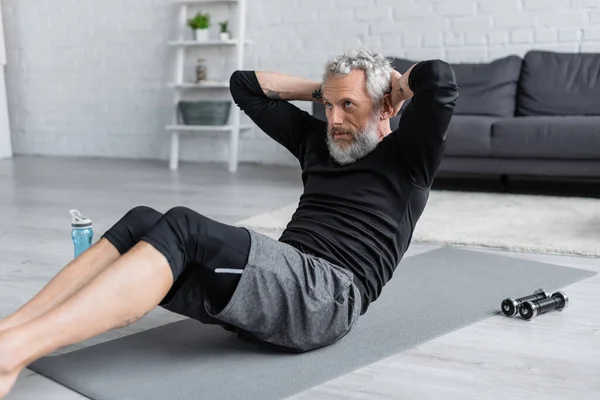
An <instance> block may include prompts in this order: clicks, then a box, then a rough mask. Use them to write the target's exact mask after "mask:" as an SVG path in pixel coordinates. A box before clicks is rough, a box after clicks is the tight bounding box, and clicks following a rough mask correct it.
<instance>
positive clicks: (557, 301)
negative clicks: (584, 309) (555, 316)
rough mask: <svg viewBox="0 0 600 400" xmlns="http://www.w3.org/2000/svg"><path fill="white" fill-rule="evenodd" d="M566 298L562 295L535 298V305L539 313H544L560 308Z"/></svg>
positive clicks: (562, 306) (563, 305)
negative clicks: (540, 298)
mask: <svg viewBox="0 0 600 400" xmlns="http://www.w3.org/2000/svg"><path fill="white" fill-rule="evenodd" d="M565 300H566V299H565V298H564V297H562V296H552V297H550V298H548V299H542V300H537V301H535V303H537V306H538V307H539V314H543V313H546V312H548V311H553V310H562V309H563V308H564V307H565V303H566V301H565Z"/></svg>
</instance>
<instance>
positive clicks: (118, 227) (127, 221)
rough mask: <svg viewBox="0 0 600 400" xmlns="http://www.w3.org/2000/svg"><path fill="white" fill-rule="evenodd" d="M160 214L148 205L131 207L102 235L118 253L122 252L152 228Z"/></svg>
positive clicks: (127, 249)
mask: <svg viewBox="0 0 600 400" xmlns="http://www.w3.org/2000/svg"><path fill="white" fill-rule="evenodd" d="M161 216H162V214H161V213H159V212H158V211H156V210H154V209H152V208H150V207H146V206H138V207H135V208H132V209H131V210H129V211H128V212H127V213H126V214H125V215H124V216H123V217H122V218H121V219H120V220H119V221H118V222H117V223H116V224H115V225H113V227H112V228H110V229H109V230H108V231H107V232H106V233H105V234H104V235H103V237H104V238H106V239H107V240H108V241H109V242H111V243H112V244H113V245H114V246H115V247H116V248H117V250H119V253H121V254H124V253H126V252H127V251H129V250H130V249H131V248H132V247H133V246H135V244H136V243H137V242H138V241H139V240H140V239H141V238H142V236H144V235H145V234H146V233H147V232H148V231H149V230H150V229H152V227H153V226H154V225H155V224H156V223H157V222H158V221H159V220H160V218H161Z"/></svg>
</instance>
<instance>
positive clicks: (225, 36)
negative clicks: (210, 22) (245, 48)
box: [219, 32, 230, 40]
mask: <svg viewBox="0 0 600 400" xmlns="http://www.w3.org/2000/svg"><path fill="white" fill-rule="evenodd" d="M229 38H230V35H229V32H221V33H219V39H221V40H229Z"/></svg>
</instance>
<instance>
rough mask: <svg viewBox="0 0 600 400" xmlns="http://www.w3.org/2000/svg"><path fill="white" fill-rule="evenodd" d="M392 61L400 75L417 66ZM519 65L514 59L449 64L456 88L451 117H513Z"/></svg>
mask: <svg viewBox="0 0 600 400" xmlns="http://www.w3.org/2000/svg"><path fill="white" fill-rule="evenodd" d="M393 61H394V67H395V68H396V69H397V70H398V71H400V72H401V73H403V72H405V71H406V70H407V69H408V68H409V67H410V66H411V65H413V64H414V63H415V62H416V61H409V60H406V59H402V58H394V59H393ZM521 64H522V59H521V58H520V57H519V56H516V55H510V56H506V57H502V58H499V59H496V60H493V61H491V62H487V63H484V62H481V63H451V64H450V65H451V66H452V69H454V72H455V74H456V83H457V84H458V99H457V100H456V106H455V107H454V114H458V115H460V114H467V115H490V116H496V117H512V116H514V114H515V102H516V97H517V87H518V81H519V76H520V74H521Z"/></svg>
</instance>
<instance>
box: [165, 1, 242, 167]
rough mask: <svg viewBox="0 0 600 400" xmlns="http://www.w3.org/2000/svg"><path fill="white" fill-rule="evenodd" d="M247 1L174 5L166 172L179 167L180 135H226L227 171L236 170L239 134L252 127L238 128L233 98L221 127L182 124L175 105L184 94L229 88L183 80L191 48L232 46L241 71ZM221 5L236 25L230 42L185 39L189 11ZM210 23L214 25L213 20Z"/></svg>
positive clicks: (237, 111)
mask: <svg viewBox="0 0 600 400" xmlns="http://www.w3.org/2000/svg"><path fill="white" fill-rule="evenodd" d="M246 1H247V0H188V1H178V2H177V5H178V6H179V21H178V27H179V29H178V38H177V39H176V40H172V41H170V42H168V45H169V46H173V47H174V48H175V52H176V57H175V77H174V81H173V82H171V83H170V84H169V86H170V87H171V88H173V90H174V92H175V95H174V110H173V121H172V123H171V124H170V125H167V126H166V130H167V131H168V132H170V134H171V151H170V156H169V169H170V170H171V171H175V170H177V168H178V167H179V146H180V136H181V135H182V134H199V133H204V132H228V133H229V157H228V169H229V171H230V172H236V171H237V166H238V147H239V137H240V131H241V130H243V129H250V128H252V126H251V125H241V123H240V117H241V115H240V113H241V112H240V110H239V108H238V107H237V106H236V105H235V103H233V99H232V100H231V101H232V105H231V111H230V115H229V122H228V124H227V125H223V126H199V125H183V124H181V123H180V121H179V117H178V110H177V105H178V103H179V102H180V101H181V100H182V92H183V91H202V90H203V89H211V90H215V89H229V81H227V82H215V81H203V82H201V83H195V82H189V81H186V80H185V76H184V75H185V74H184V71H185V66H186V56H187V53H188V51H189V50H190V49H196V48H198V47H216V46H218V47H223V48H225V49H227V48H230V49H231V47H234V49H231V50H229V51H234V54H232V56H233V57H235V69H242V68H243V61H244V47H245V45H247V44H250V43H251V41H250V40H247V39H246ZM223 4H225V5H227V6H230V8H231V10H232V14H231V16H230V18H229V20H230V21H235V25H231V24H230V31H232V33H233V35H232V36H233V37H232V38H231V39H229V40H218V39H217V40H208V41H204V42H200V41H196V40H189V39H186V38H185V33H186V31H187V32H189V31H190V28H189V27H188V26H187V21H188V19H189V18H191V17H192V16H193V13H191V12H190V11H191V10H192V9H197V8H198V7H199V6H201V7H202V11H203V12H209V13H210V6H216V5H223ZM212 23H214V21H213V22H212ZM203 58H207V57H203Z"/></svg>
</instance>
